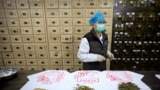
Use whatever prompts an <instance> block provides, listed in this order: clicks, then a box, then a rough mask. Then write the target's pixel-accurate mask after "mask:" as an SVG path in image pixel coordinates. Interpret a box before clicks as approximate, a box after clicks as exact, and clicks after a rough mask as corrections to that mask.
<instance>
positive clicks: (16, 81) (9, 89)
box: [0, 70, 160, 90]
mask: <svg viewBox="0 0 160 90" xmlns="http://www.w3.org/2000/svg"><path fill="white" fill-rule="evenodd" d="M38 72H40V71H35V70H21V71H19V72H18V74H17V75H16V76H15V77H12V78H10V79H4V80H3V79H2V80H0V90H20V88H21V87H22V86H23V85H24V84H25V83H26V82H28V79H27V76H28V75H31V74H35V73H38ZM136 73H139V74H142V75H144V77H143V79H142V81H143V82H144V83H145V84H146V85H148V86H149V87H150V88H151V89H152V90H160V79H158V78H156V77H155V74H160V71H158V72H157V71H136Z"/></svg>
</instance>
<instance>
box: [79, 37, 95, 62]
mask: <svg viewBox="0 0 160 90" xmlns="http://www.w3.org/2000/svg"><path fill="white" fill-rule="evenodd" d="M89 50H90V47H89V43H88V40H87V39H86V38H82V40H81V42H80V46H79V50H78V53H77V57H78V59H79V60H80V61H82V62H94V61H98V60H97V55H96V54H93V53H89Z"/></svg>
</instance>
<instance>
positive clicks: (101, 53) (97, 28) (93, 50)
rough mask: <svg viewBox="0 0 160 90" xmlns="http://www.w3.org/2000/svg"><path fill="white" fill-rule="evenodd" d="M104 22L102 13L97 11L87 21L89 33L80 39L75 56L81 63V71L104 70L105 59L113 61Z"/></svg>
mask: <svg viewBox="0 0 160 90" xmlns="http://www.w3.org/2000/svg"><path fill="white" fill-rule="evenodd" d="M105 23H106V20H105V18H104V15H103V13H102V12H100V11H97V12H96V13H95V14H94V15H93V16H92V17H91V18H90V20H89V24H90V26H91V27H92V29H91V30H90V32H88V33H87V34H85V35H84V36H83V38H82V39H81V42H80V45H79V50H78V53H77V56H78V58H79V60H80V61H81V62H83V70H99V71H103V70H106V58H110V59H114V55H113V54H112V53H111V52H110V51H109V47H108V36H107V34H106V33H105V31H106V25H105Z"/></svg>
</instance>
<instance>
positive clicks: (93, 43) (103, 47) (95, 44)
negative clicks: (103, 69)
mask: <svg viewBox="0 0 160 90" xmlns="http://www.w3.org/2000/svg"><path fill="white" fill-rule="evenodd" d="M102 35H103V40H102V41H103V44H102V43H101V41H100V40H99V38H98V37H97V35H96V33H95V31H94V30H93V29H92V30H91V31H90V32H88V33H87V34H86V35H84V37H85V38H87V40H88V42H89V46H90V51H89V53H94V54H100V55H102V56H104V57H106V58H107V49H108V36H107V34H105V32H102Z"/></svg>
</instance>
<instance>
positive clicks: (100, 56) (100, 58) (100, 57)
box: [96, 54, 106, 62]
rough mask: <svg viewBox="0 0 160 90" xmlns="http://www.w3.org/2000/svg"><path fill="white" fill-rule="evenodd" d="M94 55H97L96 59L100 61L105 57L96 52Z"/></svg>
mask: <svg viewBox="0 0 160 90" xmlns="http://www.w3.org/2000/svg"><path fill="white" fill-rule="evenodd" d="M96 55H97V60H98V61H99V62H102V61H104V60H106V58H105V57H104V56H102V55H99V54H96Z"/></svg>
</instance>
